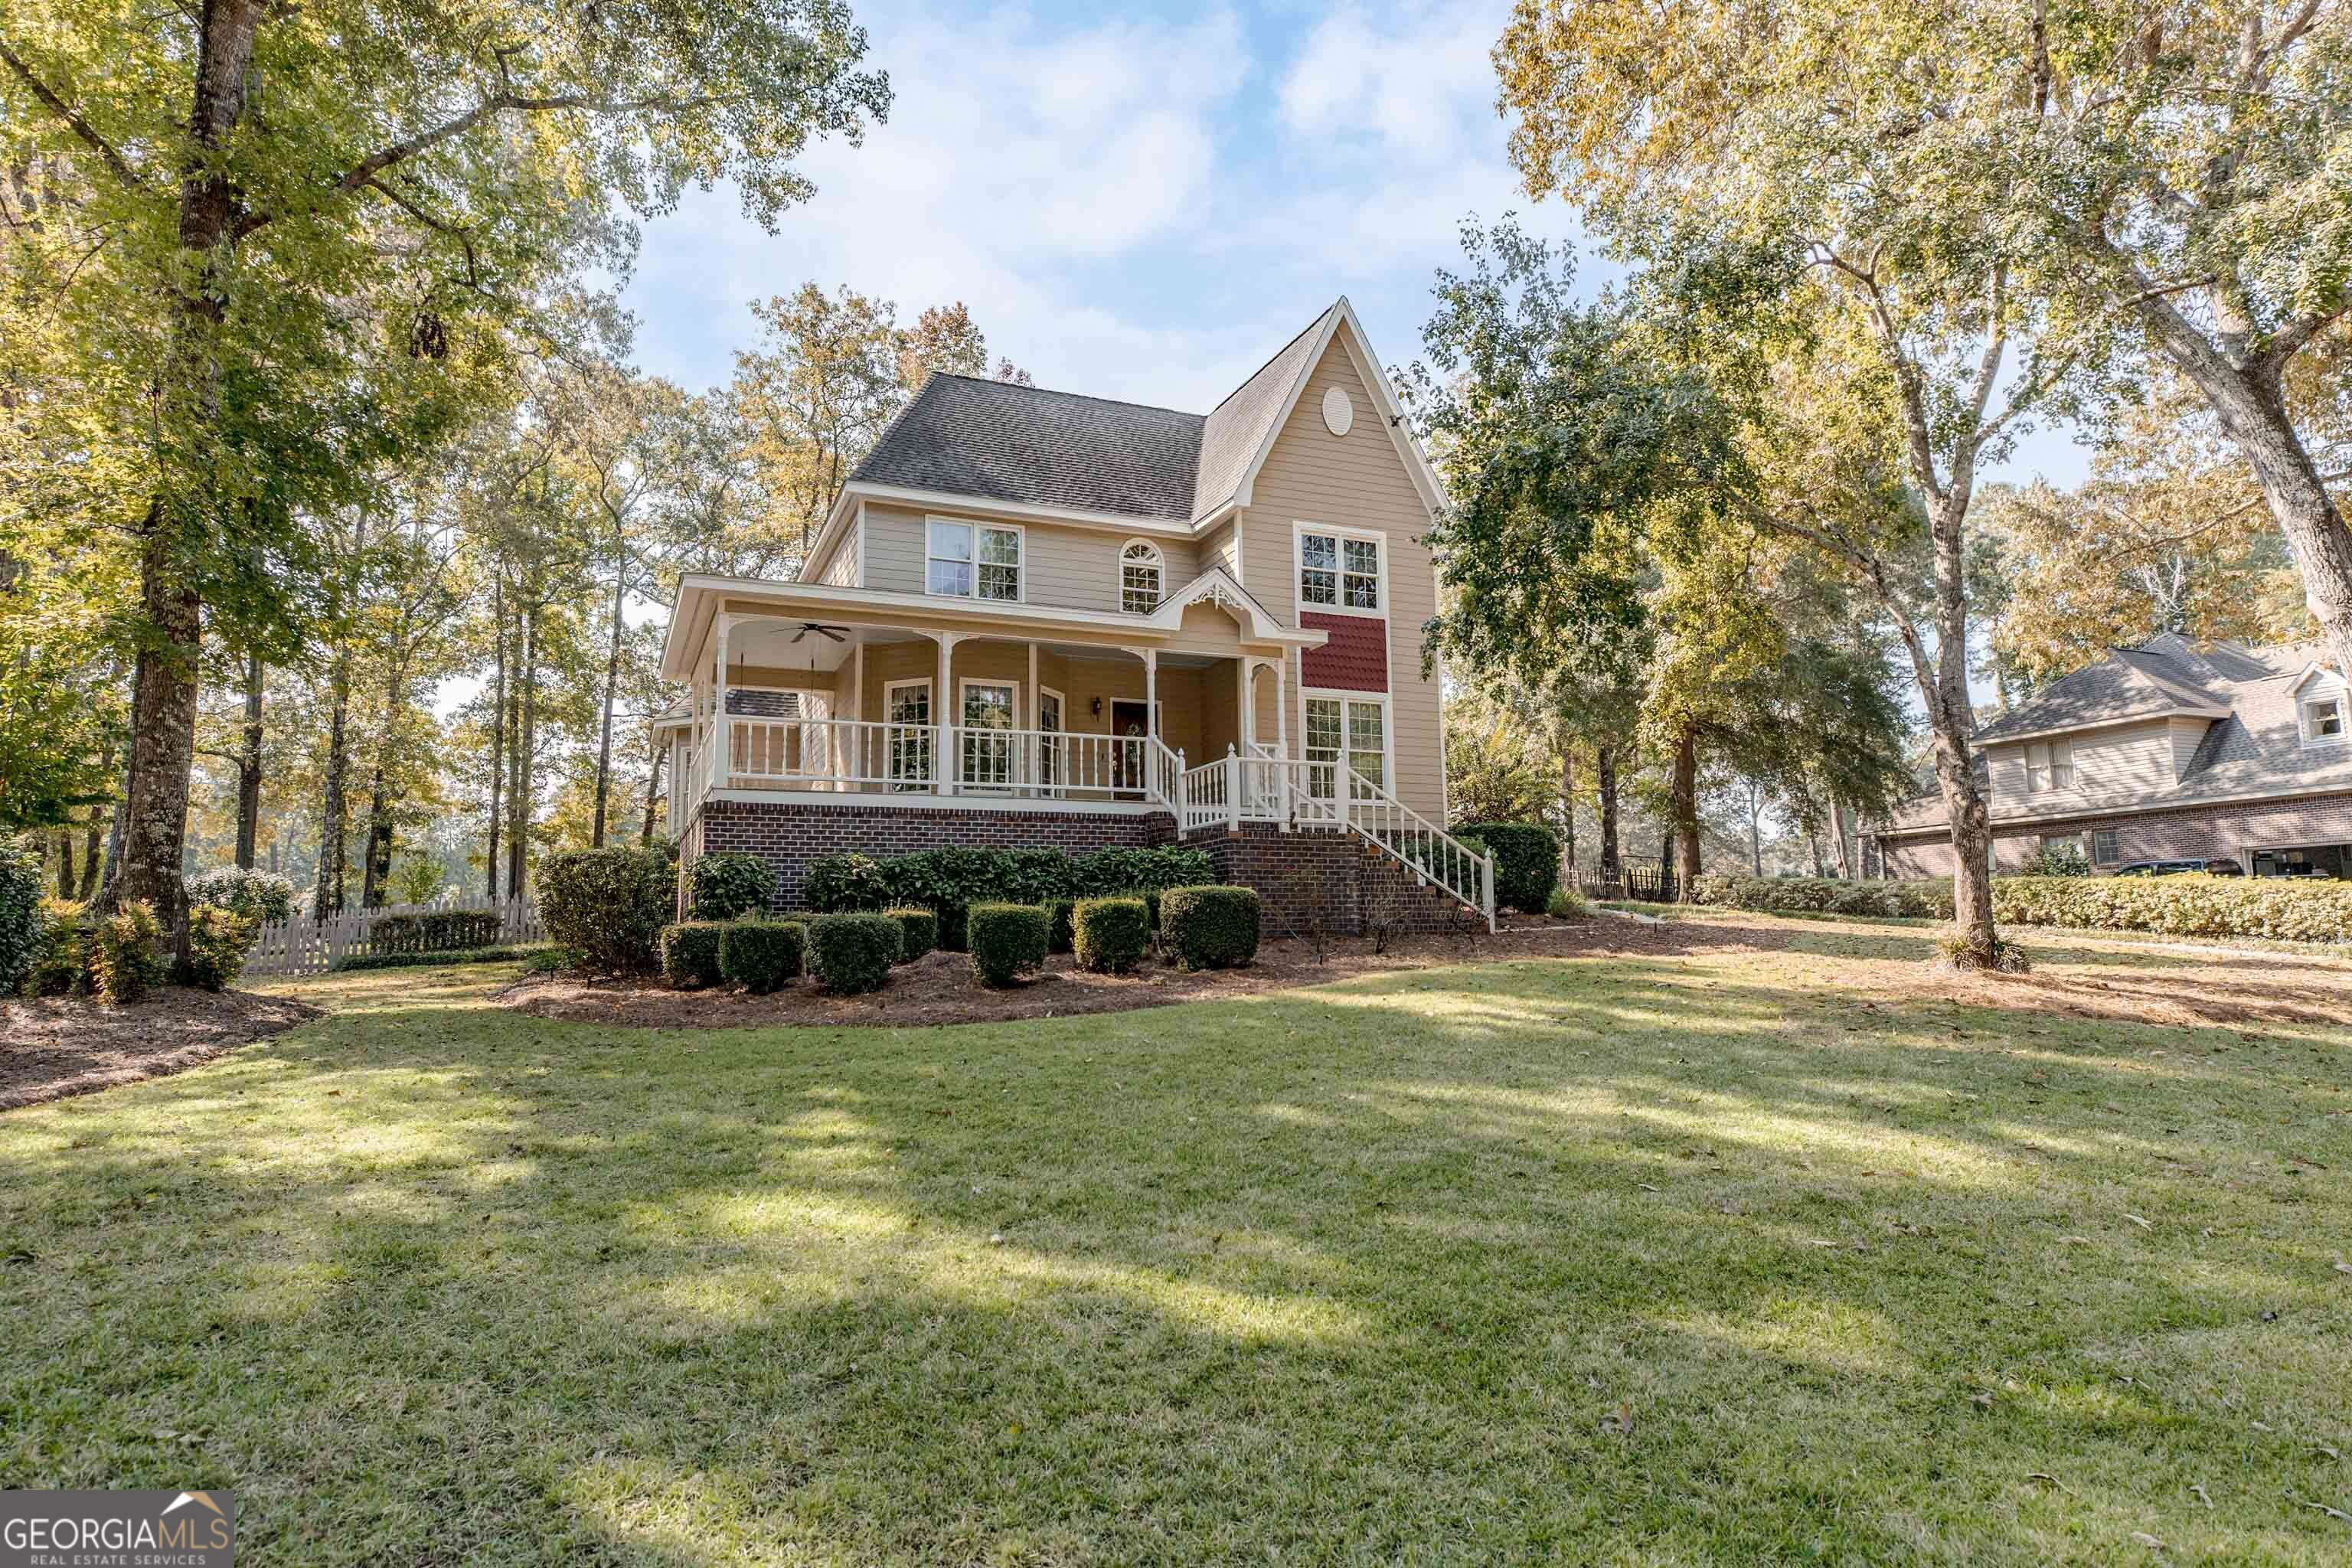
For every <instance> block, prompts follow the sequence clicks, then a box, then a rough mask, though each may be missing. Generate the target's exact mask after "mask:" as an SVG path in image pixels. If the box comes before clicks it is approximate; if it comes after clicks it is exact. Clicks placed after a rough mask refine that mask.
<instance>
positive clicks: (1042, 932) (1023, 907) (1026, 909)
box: [966, 904, 1053, 988]
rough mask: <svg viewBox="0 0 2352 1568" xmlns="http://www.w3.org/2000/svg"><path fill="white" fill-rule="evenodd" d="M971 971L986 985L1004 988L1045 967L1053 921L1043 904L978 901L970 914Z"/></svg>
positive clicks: (968, 919) (967, 922) (967, 918)
mask: <svg viewBox="0 0 2352 1568" xmlns="http://www.w3.org/2000/svg"><path fill="white" fill-rule="evenodd" d="M966 924H967V927H968V929H969V931H970V933H971V972H972V973H973V974H974V975H976V976H978V977H979V980H980V983H981V984H982V985H986V986H989V987H991V988H1001V987H1003V986H1006V985H1010V984H1013V976H1014V975H1016V974H1022V973H1027V972H1028V971H1030V970H1034V969H1036V968H1039V967H1041V966H1042V965H1043V964H1044V963H1045V949H1046V946H1047V940H1046V939H1047V938H1048V937H1049V936H1050V935H1051V933H1052V931H1053V921H1051V920H1050V919H1049V918H1048V917H1047V916H1046V913H1045V906H1043V905H1042V904H974V905H973V906H972V907H971V914H970V915H968V916H967V917H966Z"/></svg>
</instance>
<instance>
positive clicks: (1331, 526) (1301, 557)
mask: <svg viewBox="0 0 2352 1568" xmlns="http://www.w3.org/2000/svg"><path fill="white" fill-rule="evenodd" d="M1310 533H1322V534H1328V535H1330V536H1331V537H1332V538H1334V539H1336V540H1347V539H1358V540H1363V541H1366V542H1370V543H1371V544H1374V545H1377V546H1378V547H1379V549H1380V552H1381V569H1380V572H1379V573H1378V574H1377V587H1376V590H1375V591H1376V592H1377V593H1379V595H1380V596H1381V607H1380V608H1379V609H1377V610H1360V609H1356V608H1354V607H1352V606H1350V605H1348V604H1346V603H1344V602H1342V603H1339V604H1330V605H1310V604H1308V603H1307V601H1306V600H1305V599H1304V598H1302V597H1300V596H1299V592H1298V579H1299V575H1300V574H1302V573H1304V572H1305V571H1306V570H1307V545H1306V539H1307V535H1308V534H1310ZM1390 553H1391V552H1390V549H1389V536H1388V535H1387V534H1386V533H1384V532H1382V531H1381V530H1379V529H1377V528H1341V527H1339V525H1337V524H1336V523H1328V522H1308V521H1306V520H1304V519H1302V518H1293V519H1292V520H1291V522H1290V599H1291V604H1292V605H1293V606H1294V607H1295V608H1297V609H1298V610H1301V611H1311V612H1312V613H1314V614H1316V615H1318V616H1357V617H1358V618H1360V619H1362V620H1367V621H1385V620H1387V619H1388V618H1389V605H1391V604H1392V603H1393V602H1394V601H1393V599H1392V598H1391V595H1390V592H1389V555H1390ZM1347 560H1348V551H1347V546H1345V545H1344V544H1343V545H1341V546H1340V547H1339V563H1338V574H1339V598H1340V600H1341V601H1345V600H1346V598H1347V596H1348V569H1347Z"/></svg>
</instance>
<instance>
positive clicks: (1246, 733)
mask: <svg viewBox="0 0 2352 1568" xmlns="http://www.w3.org/2000/svg"><path fill="white" fill-rule="evenodd" d="M1256 664H1257V661H1256V660H1255V659H1253V658H1237V659H1235V660H1234V679H1235V680H1236V681H1237V682H1238V683H1239V684H1240V687H1241V695H1240V697H1239V698H1238V699H1237V700H1235V702H1234V734H1235V738H1236V739H1237V740H1239V741H1240V742H1241V743H1242V744H1243V745H1244V746H1248V747H1251V748H1253V749H1255V746H1256V745H1257V707H1256V704H1255V703H1254V702H1253V701H1252V700H1251V699H1252V696H1253V695H1254V694H1253V693H1252V691H1251V690H1250V672H1251V670H1252V669H1254V668H1255V667H1256Z"/></svg>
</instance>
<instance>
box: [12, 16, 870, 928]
mask: <svg viewBox="0 0 2352 1568" xmlns="http://www.w3.org/2000/svg"><path fill="white" fill-rule="evenodd" d="M864 50H865V38H864V35H863V34H862V32H860V31H859V30H858V29H857V28H856V26H853V25H852V24H851V22H850V19H849V16H848V14H847V12H846V11H845V9H844V8H843V7H841V6H840V5H838V4H835V3H832V0H751V3H749V4H740V5H724V6H721V5H707V4H695V3H691V0H688V3H681V4H677V5H667V6H657V7H654V8H651V9H646V8H637V9H634V10H629V11H616V10H613V9H609V8H605V7H600V6H549V5H541V4H536V3H533V0H492V3H491V4H488V5H476V6H472V7H467V8H464V9H462V10H457V11H448V10H420V9H418V8H416V7H414V6H400V7H392V8H387V7H385V6H384V5H381V4H379V3H376V0H324V3H323V4H321V5H304V6H299V7H291V6H270V5H263V4H260V3H259V0H212V3H208V4H206V5H203V6H201V7H198V8H195V9H193V10H176V11H164V12H160V13H159V12H155V11H152V10H151V9H149V8H146V7H142V6H138V5H131V4H128V3H127V0H23V3H21V4H17V5H13V6H12V7H11V8H10V10H9V12H8V14H7V17H6V19H5V21H0V122H5V124H6V126H7V127H8V132H9V134H10V136H11V138H12V141H13V142H14V143H15V147H14V148H13V151H14V152H15V153H16V158H15V160H14V161H15V162H16V163H20V164H21V163H34V162H36V161H46V162H45V163H44V166H45V167H49V168H56V167H58V166H60V165H61V166H62V167H63V168H64V169H65V170H66V171H67V172H66V174H64V175H62V176H60V177H58V178H57V179H55V181H54V182H53V184H52V187H51V189H50V191H49V192H48V193H47V197H48V199H50V200H52V201H54V202H56V203H57V204H58V205H60V206H61V207H63V208H65V209H66V210H68V211H69V212H70V213H71V215H72V221H70V222H59V223H58V224H55V225H53V226H47V227H44V228H42V229H41V230H39V231H37V232H36V233H32V234H29V235H28V234H26V232H25V231H24V230H22V229H15V228H12V229H11V230H9V231H8V234H9V238H8V241H7V244H8V247H9V249H8V253H7V262H8V265H9V266H10V268H11V269H12V270H14V271H16V272H17V273H19V274H20V275H23V276H26V277H31V278H34V279H38V280H40V281H42V282H44V283H47V282H49V281H50V280H52V279H58V278H63V279H66V280H65V281H64V282H63V283H62V284H59V285H57V286H56V287H55V288H54V289H53V293H54V296H55V300H56V303H55V304H54V306H53V308H52V310H51V317H52V320H51V324H50V330H49V331H47V333H46V334H45V342H47V344H48V345H49V346H50V348H51V350H52V351H53V354H52V357H53V358H54V359H56V360H57V361H58V362H60V363H61V366H62V368H61V369H60V370H59V371H58V374H56V376H55V378H54V380H55V384H56V385H57V386H58V388H60V389H70V390H71V392H72V393H73V394H74V395H75V398H76V400H77V401H76V405H75V406H74V407H72V408H71V409H69V410H67V409H60V410H59V411H58V414H57V415H56V416H55V417H56V419H57V421H58V426H60V427H61V428H63V427H71V428H72V429H74V430H76V431H78V432H79V436H78V437H75V438H77V439H78V440H79V442H80V444H81V445H83V446H84V447H89V448H91V449H92V450H93V453H94V456H95V458H96V460H95V461H94V462H93V463H92V464H90V465H88V466H87V468H86V469H85V471H86V472H90V473H96V474H98V475H100V476H102V477H103V479H104V480H105V481H106V482H105V483H104V484H102V485H101V484H93V483H91V482H90V481H89V479H84V478H79V477H75V478H68V479H61V480H59V481H58V482H59V483H63V484H68V485H79V486H84V487H86V493H85V496H84V498H83V499H84V500H85V502H86V504H87V506H88V508H89V511H90V512H91V514H92V515H93V516H96V517H100V518H102V519H103V520H104V522H105V524H106V526H109V527H110V528H112V529H115V530H116V531H119V532H120V533H121V535H122V536H124V537H125V538H126V539H127V540H128V542H130V543H131V547H132V548H133V549H134V550H135V552H136V555H137V560H138V563H139V597H138V605H137V610H136V613H135V616H134V617H133V619H132V630H133V633H134V640H135V644H136V650H137V675H136V692H135V696H134V699H133V703H132V709H133V716H132V722H131V767H130V776H131V792H132V798H131V809H130V812H129V820H128V825H127V826H128V831H127V836H126V844H125V854H124V857H123V868H122V874H121V877H120V878H119V879H116V881H115V884H114V887H113V893H114V894H115V896H118V897H121V898H131V899H146V900H152V901H153V902H154V903H156V904H157V905H158V907H159V908H160V909H161V910H162V911H163V914H164V915H165V916H166V917H167V918H168V919H170V920H171V921H172V922H173V925H174V927H175V929H177V928H178V927H179V926H180V925H181V919H182V914H183V906H184V892H183V889H182V886H181V880H180V860H181V840H182V837H183V834H184V827H185V816H186V808H187V800H188V786H189V772H190V765H191V760H192V755H193V749H194V720H195V707H196V702H195V698H196V689H195V685H196V679H197V658H198V650H199V645H200V639H201V637H202V635H203V631H204V625H205V615H206V612H207V610H208V609H209V610H210V611H212V612H213V613H214V614H215V616H219V617H221V618H222V619H223V620H224V622H225V623H226V624H228V625H230V626H236V627H237V628H240V630H241V631H242V632H243V633H244V634H246V635H263V634H268V635H270V636H273V637H276V639H277V642H278V647H277V648H276V649H275V650H274V651H277V652H280V653H287V654H290V653H291V652H292V651H293V649H292V644H293V643H294V642H295V640H296V639H295V638H293V637H290V636H289V635H288V631H289V626H290V625H291V624H293V623H294V622H296V621H297V620H298V619H299V616H296V615H295V613H294V611H293V609H292V607H291V606H289V603H288V586H287V585H288V584H289V582H290V583H292V584H299V583H301V582H302V581H303V573H302V570H301V569H302V565H303V563H302V561H301V559H300V557H301V555H302V554H303V553H304V549H303V547H304V543H305V541H304V536H303V530H302V526H301V521H300V520H301V518H302V517H303V515H304V514H305V513H306V512H310V511H324V510H331V509H333V508H335V507H338V506H343V505H349V504H353V503H355V502H357V501H359V500H363V499H364V492H365V491H366V490H367V489H369V488H371V486H372V485H373V482H374V480H375V479H376V478H377V473H376V465H377V464H378V463H379V462H380V461H381V459H382V458H383V456H385V455H386V454H387V453H388V452H391V451H393V450H394V449H397V448H399V447H413V446H415V445H417V444H420V443H429V442H431V441H432V440H434V439H436V438H437V437H438V434H439V432H440V431H442V430H443V429H445V428H446V426H447V424H448V421H449V420H450V418H451V417H452V416H453V413H454V412H455V409H454V406H453V405H455V404H457V403H462V402H463V401H464V396H465V395H466V393H467V386H468V384H469V383H471V382H473V381H475V380H477V379H478V378H479V377H481V376H482V375H484V374H486V373H487V372H488V371H489V370H491V369H492V368H494V367H493V365H492V363H491V362H492V361H494V360H495V358H496V357H497V353H498V342H497V332H498V331H499V329H500V328H501V327H503V326H505V325H507V324H509V323H511V322H512V321H515V320H517V319H518V318H519V317H520V316H521V315H522V314H524V313H525V312H526V311H527V310H529V308H530V299H531V297H532V295H533V293H534V291H535V290H536V289H538V288H539V287H540V286H541V283H542V281H543V280H544V279H547V278H548V277H549V275H550V274H551V270H552V269H556V268H562V267H563V266H566V265H568V264H569V263H570V262H571V261H572V259H573V258H575V257H576V256H577V255H578V254H579V249H580V246H581V245H582V244H583V242H585V241H587V240H589V239H591V238H592V237H602V238H603V239H604V240H605V241H606V242H607V243H606V245H605V248H604V255H605V256H606V257H607V258H617V256H618V254H619V252H618V249H617V244H616V242H617V241H619V240H620V239H621V238H622V237H623V234H622V231H620V230H619V229H617V228H614V227H612V226H604V227H602V228H601V229H600V228H599V225H600V224H601V223H602V221H603V216H604V208H605V206H606V205H607V204H608V203H610V204H612V205H627V206H629V207H631V208H634V209H635V210H636V211H639V212H650V211H658V210H661V209H663V208H666V207H667V205H670V203H671V202H672V201H674V199H675V198H676V196H677V194H678V192H679V191H680V190H681V189H682V188H683V187H684V185H685V184H686V183H687V182H688V181H689V180H702V181H708V180H710V179H712V178H715V177H717V176H719V175H720V174H725V175H727V176H728V177H729V178H730V179H731V180H732V181H734V182H735V184H737V185H738V187H739V188H740V190H741V191H742V193H743V195H744V198H745V201H746V204H747V205H748V206H749V208H750V209H751V212H752V213H753V214H754V216H757V217H759V218H760V219H761V220H762V221H765V222H772V221H773V220H774V218H775V216H777V214H778V213H779V212H780V211H781V210H782V208H783V207H784V206H785V205H789V204H790V203H792V202H793V201H795V200H798V199H799V198H801V197H802V196H803V195H805V194H806V192H807V189H808V186H807V182H806V181H805V180H804V179H803V177H802V176H801V175H799V174H797V173H796V172H795V171H794V170H793V166H792V164H793V158H794V157H795V156H796V155H797V154H798V153H800V152H801V150H802V149H803V146H804V145H805V143H806V142H807V141H808V139H809V138H810V137H811V136H812V135H820V134H826V133H839V134H844V135H847V136H850V137H852V138H855V137H856V135H857V133H858V132H859V131H860V130H861V128H862V127H863V125H864V124H865V122H866V121H867V120H868V119H869V118H872V117H874V116H876V115H878V114H879V113H880V112H881V110H883V108H884V106H885V105H886V103H887V83H886V82H885V81H884V79H882V78H881V77H880V76H878V75H875V74H871V73H866V72H862V71H860V70H858V69H857V68H856V65H857V62H858V60H859V59H860V58H861V57H862V55H863V53H864ZM265 102H266V110H265V109H264V108H263V105H264V104H265ZM74 258H79V259H78V260H77V259H74ZM355 305H356V306H357V307H358V308H357V309H355V308H354V307H355ZM97 367H103V368H102V369H100V368H97ZM264 563H268V567H269V568H271V569H270V570H265V569H264Z"/></svg>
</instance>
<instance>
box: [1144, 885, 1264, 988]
mask: <svg viewBox="0 0 2352 1568" xmlns="http://www.w3.org/2000/svg"><path fill="white" fill-rule="evenodd" d="M1257 932H1258V897H1257V890H1256V889H1254V888H1235V887H1230V886H1227V885H1224V884H1223V883H1216V882H1210V883H1204V884H1202V886H1200V887H1197V888H1171V889H1168V890H1167V891H1166V892H1164V893H1162V894H1160V943H1161V945H1162V947H1163V949H1164V950H1165V951H1167V952H1171V953H1173V954H1174V955H1175V959H1176V962H1177V963H1178V964H1179V965H1180V966H1181V967H1182V968H1185V969H1226V968H1230V967H1231V966H1233V965H1234V964H1236V963H1248V962H1249V961H1250V960H1251V959H1253V958H1255V957H1256V956H1257Z"/></svg>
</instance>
